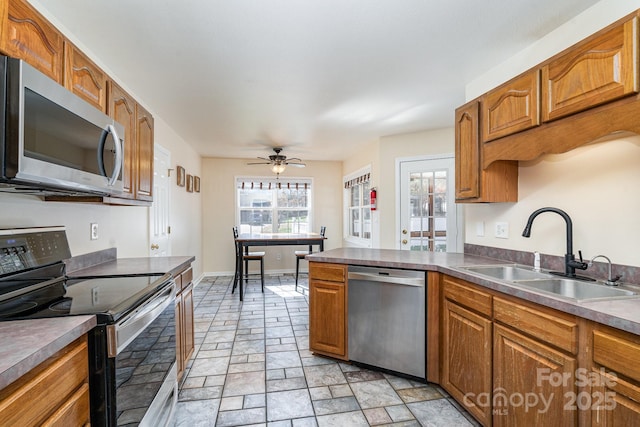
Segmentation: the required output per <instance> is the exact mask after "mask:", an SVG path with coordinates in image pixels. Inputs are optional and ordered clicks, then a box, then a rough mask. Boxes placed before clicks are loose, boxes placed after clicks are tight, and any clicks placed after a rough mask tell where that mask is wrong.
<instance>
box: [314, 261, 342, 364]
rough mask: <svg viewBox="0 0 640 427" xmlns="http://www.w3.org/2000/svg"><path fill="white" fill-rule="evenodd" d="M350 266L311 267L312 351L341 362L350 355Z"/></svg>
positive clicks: (321, 264) (323, 265) (316, 265)
mask: <svg viewBox="0 0 640 427" xmlns="http://www.w3.org/2000/svg"><path fill="white" fill-rule="evenodd" d="M346 271H347V266H346V265H338V264H324V263H316V262H311V263H309V349H310V350H311V351H313V352H316V353H320V354H324V355H328V356H331V357H335V358H338V359H344V360H347V359H348V354H347V290H346V287H347V282H346V281H347V279H346V277H347V275H346Z"/></svg>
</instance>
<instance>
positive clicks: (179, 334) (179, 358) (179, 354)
mask: <svg viewBox="0 0 640 427" xmlns="http://www.w3.org/2000/svg"><path fill="white" fill-rule="evenodd" d="M183 312H184V309H183V305H182V297H181V296H180V295H178V296H177V297H176V368H177V371H178V382H179V381H180V379H181V378H182V374H184V368H185V360H184V357H183V350H182V349H183V348H184V344H183V343H182V341H183V339H184V338H183V337H184V332H183V330H184V325H183V323H184V321H183V319H184V314H183Z"/></svg>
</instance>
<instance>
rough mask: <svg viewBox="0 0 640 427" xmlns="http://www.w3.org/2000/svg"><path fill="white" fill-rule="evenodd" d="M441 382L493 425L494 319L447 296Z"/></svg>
mask: <svg viewBox="0 0 640 427" xmlns="http://www.w3.org/2000/svg"><path fill="white" fill-rule="evenodd" d="M443 316H444V317H443V325H442V327H443V333H442V340H443V343H442V378H441V385H442V387H443V388H444V389H445V390H447V391H448V392H449V393H450V394H451V396H453V397H454V398H455V399H456V400H457V401H458V402H461V403H462V404H463V405H464V406H465V408H466V409H467V410H468V411H469V412H470V413H471V414H473V416H475V417H476V418H477V419H478V421H480V422H481V423H482V424H483V425H490V424H491V399H490V398H489V396H490V394H491V363H492V361H491V320H490V319H486V318H484V317H482V316H479V315H478V314H475V313H473V312H471V311H469V310H467V309H465V308H463V307H461V306H459V305H457V304H455V303H453V302H451V301H449V300H447V299H445V300H444V307H443Z"/></svg>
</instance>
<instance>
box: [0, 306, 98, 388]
mask: <svg viewBox="0 0 640 427" xmlns="http://www.w3.org/2000/svg"><path fill="white" fill-rule="evenodd" d="M56 324H57V325H56ZM66 324H69V325H68V326H65V325H66ZM2 325H11V326H8V327H10V328H12V329H14V330H16V328H33V329H42V328H43V326H42V325H47V327H48V328H49V329H51V328H54V329H56V330H61V331H60V333H59V334H58V335H56V336H54V337H53V339H52V340H51V341H49V342H46V343H44V344H43V345H40V346H33V347H31V348H30V349H29V350H26V349H23V352H24V353H27V354H24V356H17V357H18V358H19V360H17V361H15V362H13V361H12V362H10V363H11V364H10V366H6V367H4V370H3V371H2V372H0V390H1V389H3V388H5V387H6V386H8V385H10V384H12V383H13V382H15V381H16V380H18V379H20V377H22V376H23V375H25V374H26V373H28V372H29V371H31V370H32V369H33V368H35V367H36V366H38V365H40V364H41V363H43V362H45V361H46V360H47V359H48V358H50V357H51V356H53V355H54V354H56V353H57V352H58V351H60V350H62V349H63V348H65V347H66V346H67V345H69V344H71V343H72V342H73V341H75V340H76V339H78V338H80V337H81V336H82V335H84V334H86V333H87V332H89V331H90V330H91V329H93V328H94V327H95V326H96V317H95V316H69V317H66V318H55V319H30V320H13V321H10V322H3V323H0V326H2ZM2 333H3V332H0V334H2ZM0 336H1V335H0ZM3 341H4V340H3ZM5 342H6V341H5ZM41 344H42V343H41ZM5 348H6V347H5ZM5 351H6V350H5ZM19 351H20V350H14V356H16V353H18V352H19ZM3 359H4V357H3Z"/></svg>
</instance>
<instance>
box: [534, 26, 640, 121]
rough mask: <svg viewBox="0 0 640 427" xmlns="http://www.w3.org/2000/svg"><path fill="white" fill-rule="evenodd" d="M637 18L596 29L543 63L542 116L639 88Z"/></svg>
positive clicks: (561, 113) (548, 117)
mask: <svg viewBox="0 0 640 427" xmlns="http://www.w3.org/2000/svg"><path fill="white" fill-rule="evenodd" d="M637 51H638V18H637V17H635V16H634V17H633V18H631V19H629V20H628V21H626V22H625V23H623V24H621V25H618V26H616V27H614V28H612V29H610V30H608V31H605V32H602V33H598V34H596V35H595V36H594V37H592V38H590V39H587V40H586V41H585V42H584V43H582V44H580V45H577V46H575V47H574V48H571V49H570V50H569V51H568V52H567V53H565V54H564V55H561V56H559V57H558V58H556V59H554V60H552V61H551V62H550V63H548V64H547V65H545V66H543V67H542V120H543V121H550V120H553V119H557V118H559V117H564V116H567V115H569V114H573V113H577V112H579V111H583V110H586V109H588V108H591V107H594V106H596V105H600V104H603V103H606V102H609V101H612V100H615V99H617V98H621V97H624V96H626V95H629V94H633V93H636V92H638V76H637V74H638V64H637Z"/></svg>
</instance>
